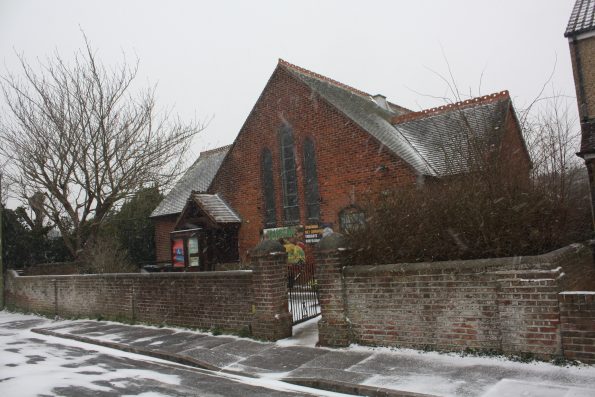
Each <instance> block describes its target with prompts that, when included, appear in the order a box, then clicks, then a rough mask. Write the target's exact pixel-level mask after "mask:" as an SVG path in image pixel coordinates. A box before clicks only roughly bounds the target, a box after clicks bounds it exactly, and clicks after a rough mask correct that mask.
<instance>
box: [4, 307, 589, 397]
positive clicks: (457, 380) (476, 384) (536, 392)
mask: <svg viewBox="0 0 595 397" xmlns="http://www.w3.org/2000/svg"><path fill="white" fill-rule="evenodd" d="M317 321H318V320H317V319H314V320H310V321H308V322H306V323H303V324H300V325H299V326H297V327H295V328H294V335H295V337H294V338H291V339H286V340H281V341H278V342H276V343H268V342H260V341H254V340H251V339H246V338H239V337H234V336H229V335H220V336H213V335H211V334H208V333H200V332H195V331H190V330H186V329H179V328H160V327H150V326H141V325H134V326H133V325H126V324H120V323H113V322H109V321H93V320H76V321H50V320H47V319H45V318H41V317H36V316H26V315H21V314H12V313H7V312H0V396H4V395H8V396H13V395H16V396H19V395H25V396H28V395H37V394H44V395H47V394H51V395H67V396H70V395H72V396H78V395H83V396H84V395H143V396H151V395H153V396H157V395H167V396H178V395H193V394H194V393H195V392H196V391H197V390H200V393H199V394H200V395H206V396H211V395H223V396H234V395H238V396H240V395H241V396H244V395H246V396H251V395H266V396H269V395H307V394H314V395H337V394H334V393H331V392H325V391H322V390H314V391H312V389H306V388H302V389H299V388H297V389H296V387H298V386H294V385H290V384H288V383H286V382H297V383H299V384H302V385H308V386H316V387H322V388H330V389H331V390H340V391H345V390H350V391H351V392H353V391H354V390H356V391H357V392H359V393H361V394H365V395H382V396H404V395H410V394H407V393H421V394H423V395H426V396H427V395H433V396H444V397H458V396H461V397H479V396H482V397H500V396H503V397H507V396H511V397H513V396H518V397H587V396H589V397H593V396H595V366H586V365H581V366H569V367H563V366H556V365H553V364H550V363H544V362H531V363H520V362H512V361H509V360H507V359H505V358H502V357H475V356H466V357H461V355H458V354H440V353H435V352H420V351H416V350H410V349H391V348H371V347H364V346H350V347H349V348H346V349H329V348H316V347H314V345H315V343H316V341H317V336H318V335H317V332H316V330H317V327H316V325H317V324H316V322H317ZM32 327H37V328H43V329H40V330H37V331H36V333H33V332H31V331H29V329H30V328H32ZM40 332H41V333H42V334H43V335H40V334H39V333H40ZM48 335H53V336H48ZM64 338H73V339H78V340H80V341H81V342H90V343H93V345H90V344H87V343H81V342H76V341H73V340H69V339H64ZM104 346H107V347H104ZM108 347H112V348H113V347H115V348H118V349H124V350H127V351H134V352H136V353H142V354H143V355H135V354H128V353H123V352H121V351H118V350H114V349H111V348H108ZM151 355H152V356H157V357H160V358H167V359H170V360H172V361H177V362H185V363H188V364H191V365H198V366H199V367H202V368H211V369H218V370H219V371H220V372H213V371H203V370H197V369H192V368H189V367H183V366H180V365H177V364H172V363H171V362H169V361H161V360H157V359H152V358H150V357H149V356H151ZM180 360H183V361H180ZM224 372H228V373H224ZM229 372H232V373H229ZM343 386H344V387H343ZM379 388H380V389H379ZM48 390H49V391H51V393H48ZM15 391H19V392H22V393H23V394H14V392H15ZM143 393H145V394H143ZM146 393H153V394H146ZM370 393H372V394H370ZM374 393H375V394H374Z"/></svg>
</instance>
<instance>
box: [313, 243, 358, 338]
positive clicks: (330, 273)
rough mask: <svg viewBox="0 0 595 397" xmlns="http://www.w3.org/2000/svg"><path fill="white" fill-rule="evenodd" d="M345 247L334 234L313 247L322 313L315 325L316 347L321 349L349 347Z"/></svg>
mask: <svg viewBox="0 0 595 397" xmlns="http://www.w3.org/2000/svg"><path fill="white" fill-rule="evenodd" d="M346 245H347V243H346V241H345V238H344V237H343V235H341V234H339V233H333V234H331V235H329V236H326V237H324V238H323V239H322V240H320V242H319V243H318V246H317V247H316V279H317V282H318V285H319V289H318V292H319V298H320V311H321V313H322V318H321V319H320V321H319V322H318V344H319V345H321V346H337V347H339V346H348V345H349V343H350V337H349V323H348V322H347V318H346V312H345V310H346V304H347V302H345V289H344V280H343V270H342V268H343V266H344V262H345V251H346Z"/></svg>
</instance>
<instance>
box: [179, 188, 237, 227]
mask: <svg viewBox="0 0 595 397" xmlns="http://www.w3.org/2000/svg"><path fill="white" fill-rule="evenodd" d="M191 199H192V200H194V202H195V203H196V204H197V205H198V206H199V207H200V209H201V210H202V211H203V212H204V213H205V214H206V215H207V216H208V217H209V218H211V220H213V222H215V223H241V222H242V221H241V219H240V217H239V216H238V214H236V212H235V211H234V210H233V209H232V208H231V207H230V206H229V205H228V204H227V203H226V202H225V201H224V200H223V199H222V198H221V197H220V196H219V195H218V194H204V193H192V196H191Z"/></svg>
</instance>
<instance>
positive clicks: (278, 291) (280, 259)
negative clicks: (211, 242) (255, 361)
mask: <svg viewBox="0 0 595 397" xmlns="http://www.w3.org/2000/svg"><path fill="white" fill-rule="evenodd" d="M250 255H251V264H252V288H253V293H254V295H253V296H254V302H253V306H252V312H253V317H252V323H251V327H252V335H253V336H254V337H256V338H260V339H266V340H271V341H275V340H279V339H283V338H288V337H290V336H291V315H290V314H289V311H288V305H287V253H286V252H285V248H283V246H282V245H281V244H280V243H279V242H278V241H272V240H265V241H263V242H261V243H260V244H258V245H257V246H256V247H254V249H252V251H251V253H250Z"/></svg>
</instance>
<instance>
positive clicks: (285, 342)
mask: <svg viewBox="0 0 595 397" xmlns="http://www.w3.org/2000/svg"><path fill="white" fill-rule="evenodd" d="M319 321H320V316H318V317H315V318H313V319H310V320H308V321H304V322H303V323H300V324H298V325H296V326H294V327H293V335H292V336H291V338H287V339H281V340H278V341H277V342H276V344H277V346H282V347H287V346H306V347H315V346H316V344H317V343H318V322H319Z"/></svg>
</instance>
